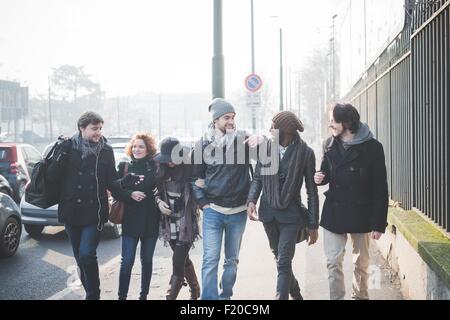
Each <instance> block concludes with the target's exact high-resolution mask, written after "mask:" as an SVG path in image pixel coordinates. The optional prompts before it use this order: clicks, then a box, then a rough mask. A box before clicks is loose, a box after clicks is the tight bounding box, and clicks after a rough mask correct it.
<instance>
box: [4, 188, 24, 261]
mask: <svg viewBox="0 0 450 320" xmlns="http://www.w3.org/2000/svg"><path fill="white" fill-rule="evenodd" d="M21 235H22V220H21V217H20V209H19V207H18V206H17V204H16V203H15V202H14V200H13V199H12V198H11V197H10V196H9V195H6V194H2V193H0V257H1V258H7V257H11V256H12V255H14V254H15V253H16V251H17V249H18V248H19V243H20V236H21Z"/></svg>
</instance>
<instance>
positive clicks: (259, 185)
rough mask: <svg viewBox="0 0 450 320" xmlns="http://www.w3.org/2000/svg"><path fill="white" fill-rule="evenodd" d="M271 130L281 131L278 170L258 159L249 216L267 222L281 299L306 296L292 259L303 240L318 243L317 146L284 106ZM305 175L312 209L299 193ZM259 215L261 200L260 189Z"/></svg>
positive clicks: (248, 208) (274, 132) (266, 229)
mask: <svg viewBox="0 0 450 320" xmlns="http://www.w3.org/2000/svg"><path fill="white" fill-rule="evenodd" d="M272 123H273V124H272V129H271V132H272V135H274V136H277V135H278V136H279V144H278V139H275V141H271V142H270V144H269V150H270V151H272V150H273V149H274V148H276V149H278V150H279V153H278V154H277V153H275V152H273V153H272V154H276V156H277V157H279V170H278V171H277V172H276V173H275V174H273V175H263V174H262V172H263V171H262V169H263V168H265V167H266V165H263V164H262V162H261V161H258V164H257V166H256V172H255V176H254V179H253V181H252V184H251V187H250V192H249V197H248V201H247V214H248V216H249V218H250V220H253V221H261V222H262V223H263V224H264V229H265V231H266V234H267V237H268V239H269V245H270V249H271V250H272V252H273V253H274V255H275V258H276V262H277V269H278V277H277V287H276V296H275V299H277V300H288V299H289V294H290V295H291V297H292V298H293V299H298V300H301V299H303V297H302V295H301V294H300V287H299V284H298V281H297V279H296V278H295V277H294V275H293V272H292V259H293V258H294V254H295V246H296V244H297V243H298V242H300V241H302V240H305V238H308V243H309V245H313V244H314V243H316V241H317V239H318V228H319V198H318V194H317V186H316V185H315V183H314V173H315V162H316V160H315V156H314V151H313V150H312V149H311V148H310V147H308V145H307V144H306V143H305V142H304V141H303V140H302V138H301V137H300V134H299V132H303V131H304V127H303V124H302V122H301V121H300V120H299V119H298V118H297V116H296V115H295V114H294V113H292V112H290V111H284V112H280V113H278V114H276V115H275V116H274V117H273V119H272ZM303 179H305V183H306V189H307V196H308V199H307V200H308V208H306V207H305V206H303V204H302V199H301V196H300V192H301V188H302V184H303ZM261 191H262V196H261V199H260V206H259V214H258V212H257V210H256V203H257V201H258V198H259V196H260V194H261Z"/></svg>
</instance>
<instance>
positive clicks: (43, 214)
mask: <svg viewBox="0 0 450 320" xmlns="http://www.w3.org/2000/svg"><path fill="white" fill-rule="evenodd" d="M20 213H21V216H22V223H23V226H24V229H25V231H26V232H27V233H28V234H29V235H30V236H33V237H35V236H39V235H40V234H41V233H42V231H43V230H44V228H45V227H47V226H64V225H63V224H62V223H60V222H59V221H58V205H55V206H53V207H50V208H48V209H41V208H38V207H36V206H33V205H32V204H29V203H28V202H26V201H25V197H23V198H22V201H21V202H20ZM102 232H103V234H104V235H105V236H106V237H107V238H111V239H116V238H118V237H120V235H121V233H122V228H121V226H120V225H117V224H114V223H112V222H110V221H108V222H107V223H106V224H105V226H104V229H103V231H102Z"/></svg>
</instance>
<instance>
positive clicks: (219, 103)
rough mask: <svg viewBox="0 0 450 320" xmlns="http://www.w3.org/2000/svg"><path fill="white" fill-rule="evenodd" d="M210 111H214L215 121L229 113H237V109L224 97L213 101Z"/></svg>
mask: <svg viewBox="0 0 450 320" xmlns="http://www.w3.org/2000/svg"><path fill="white" fill-rule="evenodd" d="M209 112H211V113H212V117H213V121H214V120H217V119H219V118H220V117H222V116H223V115H225V114H227V113H234V114H236V111H235V110H234V107H233V106H232V105H231V103H229V102H228V101H227V100H225V99H222V98H216V99H214V100H213V101H212V102H211V104H210V106H209Z"/></svg>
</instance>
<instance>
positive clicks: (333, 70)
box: [331, 14, 338, 100]
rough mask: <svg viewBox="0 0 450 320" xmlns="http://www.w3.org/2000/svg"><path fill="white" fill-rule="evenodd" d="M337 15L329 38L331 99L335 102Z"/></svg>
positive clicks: (334, 17)
mask: <svg viewBox="0 0 450 320" xmlns="http://www.w3.org/2000/svg"><path fill="white" fill-rule="evenodd" d="M337 16H338V15H337V14H335V15H334V16H333V17H332V19H333V33H332V37H331V40H332V42H331V45H332V47H331V59H332V60H331V64H332V83H331V88H332V89H331V90H332V91H331V93H332V95H333V97H332V99H333V100H335V99H336V35H335V20H336V18H337Z"/></svg>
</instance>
